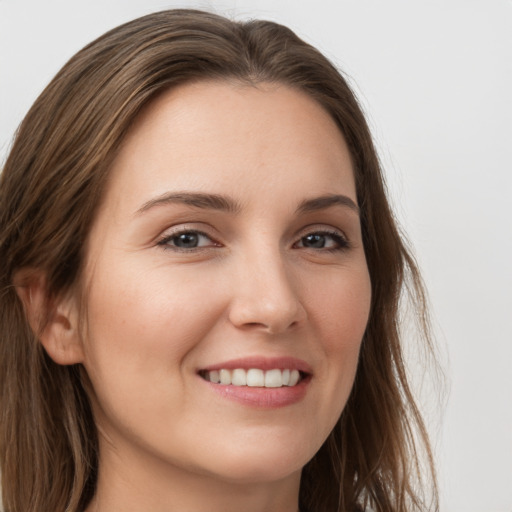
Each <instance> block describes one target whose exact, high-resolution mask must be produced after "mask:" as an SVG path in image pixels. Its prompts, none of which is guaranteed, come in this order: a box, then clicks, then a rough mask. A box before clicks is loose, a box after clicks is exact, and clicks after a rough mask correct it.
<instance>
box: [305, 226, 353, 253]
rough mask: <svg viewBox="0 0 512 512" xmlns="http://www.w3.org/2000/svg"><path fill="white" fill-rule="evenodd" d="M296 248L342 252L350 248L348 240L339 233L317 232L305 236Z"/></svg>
mask: <svg viewBox="0 0 512 512" xmlns="http://www.w3.org/2000/svg"><path fill="white" fill-rule="evenodd" d="M295 247H298V248H304V249H320V250H326V251H341V250H344V249H347V248H348V247H349V243H348V241H347V239H346V238H345V237H344V236H343V235H342V234H341V233H338V232H331V231H316V232H314V233H308V234H307V235H305V236H303V237H302V238H301V239H300V240H299V241H298V242H297V243H296V244H295Z"/></svg>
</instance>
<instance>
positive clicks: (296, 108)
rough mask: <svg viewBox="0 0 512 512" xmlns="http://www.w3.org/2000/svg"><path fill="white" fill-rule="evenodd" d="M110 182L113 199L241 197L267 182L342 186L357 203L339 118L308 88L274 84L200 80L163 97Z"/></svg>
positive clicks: (142, 120) (282, 186)
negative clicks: (174, 194)
mask: <svg viewBox="0 0 512 512" xmlns="http://www.w3.org/2000/svg"><path fill="white" fill-rule="evenodd" d="M109 181H110V184H109V187H108V190H107V194H106V195H107V198H106V199H107V202H108V197H109V196H111V198H112V197H117V198H118V199H119V198H124V199H128V198H129V197H131V196H133V195H134V194H133V193H134V191H135V192H136V194H135V195H137V196H141V197H142V196H145V197H146V198H147V199H150V198H151V196H154V195H158V194H161V193H163V192H165V191H167V189H172V190H185V189H187V190H188V189H191V188H192V189H194V190H197V191H204V192H209V193H219V194H234V195H237V194H242V195H243V193H245V192H248V191H256V190H260V191H261V192H265V190H264V189H268V188H269V187H271V188H273V190H274V191H275V192H276V193H277V192H278V191H279V190H285V191H288V192H292V191H293V189H294V188H297V187H298V188H300V189H302V191H301V192H300V193H301V194H304V188H308V187H312V188H315V189H317V190H315V193H320V194H321V193H332V192H336V191H333V190H332V188H333V187H334V188H336V187H338V188H340V189H343V190H340V192H343V193H345V194H347V193H349V194H350V195H352V196H353V199H354V200H355V186H354V180H353V172H352V166H351V159H350V155H349V151H348V149H347V146H346V144H345V141H344V139H343V136H342V134H341V131H340V130H339V128H338V127H337V125H336V124H335V122H334V120H333V119H332V118H331V116H330V115H329V114H328V113H327V112H326V111H325V110H324V108H323V107H322V106H321V105H320V104H318V103H317V102H316V101H315V100H313V99H312V98H311V97H309V96H307V95H306V94H305V93H303V92H300V91H297V90H295V89H292V88H290V87H287V86H283V85H280V84H268V83H262V84H258V85H256V86H253V85H243V84H238V83H228V82H198V83H192V84H186V85H183V86H180V87H177V88H174V89H172V90H170V91H166V92H165V93H163V94H161V95H160V96H159V97H158V98H156V99H155V100H153V101H152V102H151V103H150V104H149V105H148V106H147V107H146V108H145V110H144V111H143V112H142V113H141V114H140V116H139V117H138V119H137V120H136V122H135V123H134V125H133V126H132V128H131V130H130V131H129V133H128V135H127V136H126V138H125V140H124V142H123V144H122V147H121V150H120V152H119V154H118V156H117V158H116V160H115V161H114V164H113V167H112V170H111V177H110V180H109ZM241 200H242V202H243V198H241ZM132 207H134V208H136V205H135V204H133V205H132Z"/></svg>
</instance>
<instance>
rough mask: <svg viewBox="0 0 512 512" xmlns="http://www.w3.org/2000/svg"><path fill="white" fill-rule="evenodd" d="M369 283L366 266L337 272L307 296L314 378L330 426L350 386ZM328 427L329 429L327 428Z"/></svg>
mask: <svg viewBox="0 0 512 512" xmlns="http://www.w3.org/2000/svg"><path fill="white" fill-rule="evenodd" d="M370 303H371V285H370V280H369V275H368V271H367V269H366V266H361V268H358V269H355V270H354V269H353V268H352V269H351V270H350V271H348V269H347V271H346V272H339V273H336V274H335V275H333V276H331V279H329V280H328V281H326V282H325V283H324V293H318V294H314V295H312V296H311V307H310V312H312V314H311V317H310V320H311V321H312V323H313V326H314V328H315V330H316V331H317V332H318V333H319V336H318V337H319V339H320V343H319V345H320V347H321V352H320V354H319V359H320V360H321V361H322V364H321V368H322V369H321V371H320V372H319V375H318V378H319V380H320V381H321V384H322V387H323V389H324V390H325V391H324V393H325V400H324V402H323V406H322V407H323V411H322V412H321V413H320V414H325V417H326V418H329V419H328V420H327V421H326V423H325V424H326V425H330V428H332V427H333V426H334V423H335V422H336V421H337V420H338V418H339V416H340V414H341V412H342V410H343V408H344V406H345V404H346V401H347V399H348V396H349V394H350V391H351V389H352V385H353V382H354V378H355V374H356V370H357V365H358V360H359V351H360V347H361V342H362V338H363V335H364V332H365V329H366V326H367V323H368V315H369V310H370ZM330 428H329V430H330Z"/></svg>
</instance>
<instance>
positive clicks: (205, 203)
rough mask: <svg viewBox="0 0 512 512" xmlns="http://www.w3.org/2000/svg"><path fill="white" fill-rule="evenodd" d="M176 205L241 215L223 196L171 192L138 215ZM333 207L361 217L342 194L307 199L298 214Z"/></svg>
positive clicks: (150, 203) (151, 202)
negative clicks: (161, 207) (349, 211)
mask: <svg viewBox="0 0 512 512" xmlns="http://www.w3.org/2000/svg"><path fill="white" fill-rule="evenodd" d="M176 203H178V204H185V205H187V206H193V207H195V208H201V209H205V210H219V211H224V212H228V213H239V212H240V210H241V206H240V204H239V203H237V202H236V201H234V200H233V199H231V198H229V197H226V196H223V195H219V194H206V193H202V192H170V193H166V194H163V195H161V196H158V197H156V198H154V199H151V200H150V201H147V202H146V203H144V204H143V205H142V206H141V207H140V208H139V209H138V210H137V212H136V213H137V214H139V215H140V214H142V213H145V212H147V211H148V210H150V209H152V208H154V207H157V206H163V205H168V204H176ZM333 206H343V207H346V208H349V209H351V210H352V211H354V212H355V213H356V214H357V215H359V207H358V206H357V205H356V203H355V202H354V201H353V200H352V199H350V197H347V196H344V195H340V194H329V195H326V196H320V197H315V198H313V199H305V200H304V201H302V202H301V203H300V205H299V206H298V208H297V213H311V212H315V211H319V210H324V209H327V208H331V207H333Z"/></svg>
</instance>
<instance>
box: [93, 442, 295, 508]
mask: <svg viewBox="0 0 512 512" xmlns="http://www.w3.org/2000/svg"><path fill="white" fill-rule="evenodd" d="M102 444H103V446H101V445H102ZM102 448H103V449H102ZM121 454H122V455H121ZM99 468H100V470H99V474H98V483H97V489H96V494H95V496H94V498H93V500H92V502H91V503H90V505H89V507H88V508H87V510H86V512H111V511H112V510H123V512H143V511H146V510H151V511H152V512H182V511H187V512H203V511H204V510H208V512H239V511H240V510H243V511H244V512H297V511H298V495H299V485H300V471H299V472H296V473H293V474H291V475H288V476H286V477H284V478H282V479H281V480H277V481H265V479H264V478H261V479H254V480H251V481H237V480H233V479H228V478H222V477H219V476H218V475H211V474H207V473H199V472H197V471H194V470H193V469H188V468H180V467H176V466H173V465H172V464H170V463H169V462H168V461H163V460H161V459H153V458H151V457H148V456H146V455H145V454H141V453H127V452H126V451H125V450H113V449H112V447H110V449H109V448H108V447H107V446H105V443H102V442H101V441H100V464H99Z"/></svg>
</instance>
